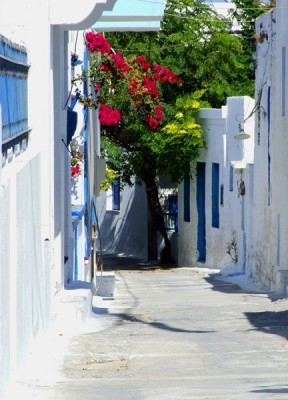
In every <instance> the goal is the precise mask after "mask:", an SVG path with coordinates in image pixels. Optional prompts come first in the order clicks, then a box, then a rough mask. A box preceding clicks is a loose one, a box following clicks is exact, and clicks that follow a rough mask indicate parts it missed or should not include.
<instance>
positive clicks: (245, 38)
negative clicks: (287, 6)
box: [230, 0, 275, 97]
mask: <svg viewBox="0 0 288 400" xmlns="http://www.w3.org/2000/svg"><path fill="white" fill-rule="evenodd" d="M231 2H232V3H233V4H234V5H235V8H233V9H232V8H231V10H230V18H231V19H233V20H235V21H236V22H237V24H238V26H239V29H238V30H237V32H236V33H235V37H236V38H237V39H238V40H239V41H240V43H241V46H242V48H243V54H242V57H241V58H242V63H243V65H244V66H245V69H244V74H242V77H243V79H242V80H241V81H240V83H241V84H242V87H244V88H246V89H247V81H249V82H250V83H251V84H250V88H252V89H253V90H249V88H248V90H246V92H244V94H247V95H250V96H252V97H254V79H255V69H256V61H255V57H254V53H255V51H256V35H255V19H256V18H257V17H259V16H260V15H261V14H263V13H265V12H267V11H268V10H269V9H271V8H272V7H274V3H275V1H274V0H272V1H267V2H263V1H254V0H231ZM245 78H246V80H245ZM240 94H241V92H240Z"/></svg>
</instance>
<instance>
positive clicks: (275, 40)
mask: <svg viewBox="0 0 288 400" xmlns="http://www.w3.org/2000/svg"><path fill="white" fill-rule="evenodd" d="M287 18H288V8H287V2H286V1H285V0H277V5H276V8H275V9H274V10H271V11H269V12H267V13H266V14H264V15H262V16H261V17H259V18H258V19H257V21H256V39H257V53H256V57H257V71H256V94H255V100H256V103H257V104H258V108H257V113H256V114H255V121H256V128H255V135H256V137H255V171H254V173H255V175H254V176H255V179H254V180H255V185H254V195H255V206H254V234H253V236H254V265H253V268H252V269H251V274H252V275H253V277H254V279H255V280H257V281H259V282H261V284H262V285H264V286H265V287H266V288H267V289H268V290H270V291H276V292H277V293H284V294H285V293H286V294H287V288H286V287H287V284H288V265H287V256H288V248H287V244H286V243H287V237H288V213H287V180H288V175H287V168H286V163H287V147H288V136H287V123H288V108H287V106H288V103H287V98H288V87H287V76H288V75H287V74H288V72H287V71H288V69H287V67H288V62H287V59H288V58H287V54H288V53H287V48H288V39H287Z"/></svg>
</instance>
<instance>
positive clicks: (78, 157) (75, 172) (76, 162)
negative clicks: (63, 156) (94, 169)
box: [70, 142, 84, 178]
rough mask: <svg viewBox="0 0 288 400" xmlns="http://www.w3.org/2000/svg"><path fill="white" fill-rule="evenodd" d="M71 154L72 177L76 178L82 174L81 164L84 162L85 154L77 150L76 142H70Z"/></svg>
mask: <svg viewBox="0 0 288 400" xmlns="http://www.w3.org/2000/svg"><path fill="white" fill-rule="evenodd" d="M70 149H71V150H70V155H71V178H76V177H77V176H79V175H80V174H81V166H82V163H83V158H84V154H83V152H82V151H79V150H77V147H76V144H75V143H72V142H71V143H70Z"/></svg>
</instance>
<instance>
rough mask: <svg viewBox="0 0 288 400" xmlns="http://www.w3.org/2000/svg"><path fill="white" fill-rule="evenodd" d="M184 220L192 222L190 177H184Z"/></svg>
mask: <svg viewBox="0 0 288 400" xmlns="http://www.w3.org/2000/svg"><path fill="white" fill-rule="evenodd" d="M184 221H185V222H190V177H188V178H185V179H184Z"/></svg>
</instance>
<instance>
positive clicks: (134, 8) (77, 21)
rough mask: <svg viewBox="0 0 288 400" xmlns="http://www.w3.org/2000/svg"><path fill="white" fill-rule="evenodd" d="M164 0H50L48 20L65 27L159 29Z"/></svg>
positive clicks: (76, 28)
mask: <svg viewBox="0 0 288 400" xmlns="http://www.w3.org/2000/svg"><path fill="white" fill-rule="evenodd" d="M165 1H166V0H83V1H82V2H81V4H80V5H79V0H61V1H60V2H59V0H51V5H50V21H51V24H53V25H61V26H62V27H63V28H64V29H65V28H66V29H67V30H84V29H89V28H91V27H93V28H94V29H96V30H99V31H147V30H149V31H155V30H159V28H160V22H161V21H162V19H163V15H164V4H165Z"/></svg>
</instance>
